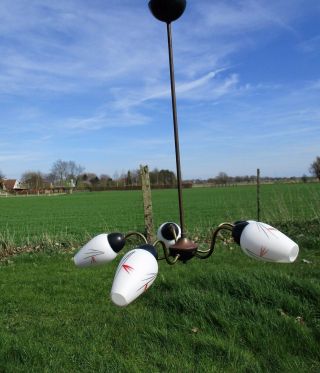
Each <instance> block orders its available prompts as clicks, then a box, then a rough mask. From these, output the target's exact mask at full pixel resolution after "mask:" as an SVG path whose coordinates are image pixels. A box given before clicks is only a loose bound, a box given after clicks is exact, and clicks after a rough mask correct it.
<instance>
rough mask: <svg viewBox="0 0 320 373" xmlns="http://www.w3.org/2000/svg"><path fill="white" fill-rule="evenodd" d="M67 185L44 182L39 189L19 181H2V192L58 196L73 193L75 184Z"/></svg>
mask: <svg viewBox="0 0 320 373" xmlns="http://www.w3.org/2000/svg"><path fill="white" fill-rule="evenodd" d="M64 184H65V185H52V183H50V182H48V181H44V182H43V183H42V186H41V187H40V188H38V189H35V188H34V187H31V186H30V185H29V184H28V183H27V182H25V183H23V182H21V181H19V180H17V179H3V180H0V192H2V193H9V194H56V193H72V191H73V189H74V188H75V184H74V182H73V181H72V180H71V181H70V182H65V183H64Z"/></svg>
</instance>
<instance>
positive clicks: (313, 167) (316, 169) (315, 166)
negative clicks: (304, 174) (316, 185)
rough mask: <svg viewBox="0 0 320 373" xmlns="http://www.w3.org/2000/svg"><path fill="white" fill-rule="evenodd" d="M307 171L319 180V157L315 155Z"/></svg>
mask: <svg viewBox="0 0 320 373" xmlns="http://www.w3.org/2000/svg"><path fill="white" fill-rule="evenodd" d="M309 171H310V173H311V174H312V175H313V176H315V177H316V178H317V179H318V180H319V181H320V157H317V158H316V159H315V161H314V162H312V163H311V165H310V168H309Z"/></svg>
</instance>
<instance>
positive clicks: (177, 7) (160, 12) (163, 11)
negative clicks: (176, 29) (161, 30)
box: [149, 0, 187, 23]
mask: <svg viewBox="0 0 320 373" xmlns="http://www.w3.org/2000/svg"><path fill="white" fill-rule="evenodd" d="M186 5H187V1H186V0H150V1H149V9H150V11H151V13H152V14H153V16H154V17H155V18H157V19H158V20H159V21H162V22H166V23H170V22H173V21H175V20H177V19H178V18H180V17H181V16H182V14H183V12H184V11H185V9H186Z"/></svg>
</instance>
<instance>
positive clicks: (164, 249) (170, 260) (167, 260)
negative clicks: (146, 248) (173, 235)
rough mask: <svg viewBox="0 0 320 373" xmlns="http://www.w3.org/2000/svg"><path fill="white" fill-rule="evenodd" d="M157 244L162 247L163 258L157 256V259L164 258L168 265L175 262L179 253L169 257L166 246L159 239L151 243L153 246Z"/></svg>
mask: <svg viewBox="0 0 320 373" xmlns="http://www.w3.org/2000/svg"><path fill="white" fill-rule="evenodd" d="M158 244H161V246H162V248H163V253H164V258H159V259H158V260H164V259H165V260H166V262H167V263H168V264H170V265H173V264H176V263H177V261H178V259H179V257H180V254H177V255H176V256H175V257H174V259H173V260H172V259H170V254H169V253H168V249H167V248H166V245H165V244H164V243H163V242H162V241H160V240H157V241H155V242H154V243H153V246H154V247H156V246H157V245H158Z"/></svg>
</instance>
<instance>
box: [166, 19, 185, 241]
mask: <svg viewBox="0 0 320 373" xmlns="http://www.w3.org/2000/svg"><path fill="white" fill-rule="evenodd" d="M167 35H168V49H169V66H170V82H171V101H172V115H173V128H174V144H175V150H176V166H177V183H178V197H179V214H180V227H181V237H182V238H183V237H185V231H184V211H183V201H182V178H181V162H180V147H179V131H178V116H177V102H176V89H175V79H174V65H173V51H172V36H171V23H167Z"/></svg>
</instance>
